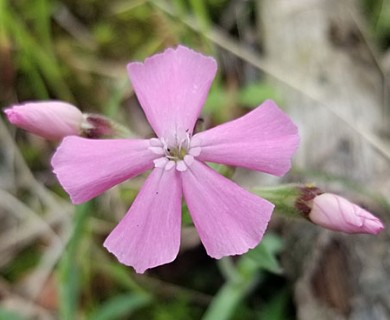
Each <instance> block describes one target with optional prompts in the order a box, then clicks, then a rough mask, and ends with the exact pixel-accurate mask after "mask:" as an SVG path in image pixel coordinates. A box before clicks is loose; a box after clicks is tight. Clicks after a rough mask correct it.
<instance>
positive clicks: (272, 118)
mask: <svg viewBox="0 0 390 320" xmlns="http://www.w3.org/2000/svg"><path fill="white" fill-rule="evenodd" d="M298 142H299V136H298V130H297V127H296V126H295V125H294V124H293V122H292V121H291V120H290V119H289V118H288V117H287V115H286V114H284V113H283V112H282V111H281V110H280V109H279V108H278V107H277V106H276V104H275V103H274V102H273V101H271V100H267V101H265V102H264V103H263V104H262V105H260V106H259V107H257V108H256V109H255V110H253V111H251V112H249V113H248V114H246V115H245V116H243V117H241V118H238V119H236V120H233V121H230V122H227V123H225V124H222V125H220V126H217V127H215V128H212V129H210V130H207V131H203V132H200V133H198V134H196V135H194V137H193V138H192V141H191V143H192V144H194V145H195V144H197V145H200V147H201V153H200V155H199V156H198V159H199V160H202V161H210V162H217V163H222V164H227V165H233V166H239V167H245V168H248V169H252V170H258V171H263V172H267V173H270V174H274V175H277V176H281V175H283V174H285V173H286V172H287V171H288V170H289V169H290V167H291V157H292V155H293V154H294V152H295V150H296V149H297V147H298Z"/></svg>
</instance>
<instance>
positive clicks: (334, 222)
mask: <svg viewBox="0 0 390 320" xmlns="http://www.w3.org/2000/svg"><path fill="white" fill-rule="evenodd" d="M309 219H310V220H311V221H312V222H313V223H315V224H318V225H320V226H322V227H325V228H327V229H330V230H334V231H342V232H346V233H371V234H378V233H379V232H381V231H382V230H383V229H384V226H383V224H382V222H381V221H380V220H379V219H378V218H377V217H375V216H374V215H372V214H371V213H369V212H368V211H366V210H364V209H362V208H360V207H359V206H357V205H356V204H353V203H351V202H349V201H348V200H347V199H344V198H342V197H340V196H337V195H335V194H331V193H323V194H321V195H319V196H316V197H315V198H314V199H313V207H312V210H311V212H310V213H309Z"/></svg>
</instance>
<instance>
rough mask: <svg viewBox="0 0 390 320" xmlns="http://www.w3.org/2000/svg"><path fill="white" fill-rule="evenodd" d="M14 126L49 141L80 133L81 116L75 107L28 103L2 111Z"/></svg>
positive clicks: (59, 104)
mask: <svg viewBox="0 0 390 320" xmlns="http://www.w3.org/2000/svg"><path fill="white" fill-rule="evenodd" d="M4 112H5V114H6V115H7V118H8V120H9V121H10V122H11V123H12V124H13V125H15V126H17V127H19V128H22V129H24V130H27V131H29V132H31V133H34V134H36V135H38V136H41V137H43V138H46V139H49V140H60V139H62V138H63V137H65V136H68V135H78V134H79V133H80V129H81V124H82V121H83V114H82V113H81V111H80V110H79V109H77V108H76V107H75V106H73V105H71V104H69V103H65V102H60V101H47V102H30V103H25V104H21V105H15V106H13V107H12V108H9V109H6V110H4Z"/></svg>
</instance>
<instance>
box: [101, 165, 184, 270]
mask: <svg viewBox="0 0 390 320" xmlns="http://www.w3.org/2000/svg"><path fill="white" fill-rule="evenodd" d="M178 174H179V173H178V172H177V171H176V170H169V171H166V170H164V169H160V168H155V169H154V170H153V171H152V173H151V174H150V176H149V177H148V179H147V180H146V181H145V184H144V186H143V187H142V189H141V191H140V192H139V194H138V196H137V198H136V199H135V200H134V203H133V205H132V206H131V208H130V210H129V211H128V213H127V214H126V215H125V217H124V218H123V219H122V220H121V222H120V223H119V224H118V225H117V226H116V228H115V229H114V230H113V231H112V232H111V233H110V235H109V236H108V238H107V239H106V241H105V242H104V246H105V247H106V248H107V250H108V251H110V252H111V253H112V254H114V255H115V256H116V257H117V258H118V260H119V261H120V262H121V263H123V264H125V265H128V266H132V267H133V268H134V269H135V270H136V271H137V272H138V273H143V272H144V271H145V270H146V269H149V268H153V267H156V266H159V265H162V264H165V263H169V262H171V261H173V260H174V259H175V258H176V256H177V254H178V252H179V246H180V229H181V194H182V189H181V180H180V178H179V176H178Z"/></svg>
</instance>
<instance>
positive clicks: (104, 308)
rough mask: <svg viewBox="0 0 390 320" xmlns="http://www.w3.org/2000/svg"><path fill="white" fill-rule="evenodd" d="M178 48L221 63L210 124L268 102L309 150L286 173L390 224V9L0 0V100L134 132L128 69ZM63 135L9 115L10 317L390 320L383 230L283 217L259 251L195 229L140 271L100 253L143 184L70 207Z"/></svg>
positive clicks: (253, 182)
mask: <svg viewBox="0 0 390 320" xmlns="http://www.w3.org/2000/svg"><path fill="white" fill-rule="evenodd" d="M177 44H184V45H186V46H188V47H191V48H193V49H195V50H197V51H201V52H203V53H205V54H207V55H212V56H214V57H215V58H216V59H217V61H218V66H219V71H218V75H217V78H216V80H215V81H214V83H213V86H212V88H211V91H210V94H209V97H208V99H207V102H206V105H205V108H204V109H203V113H202V119H201V121H200V126H201V127H202V128H203V129H204V128H208V127H211V126H214V125H217V124H219V123H222V122H224V121H228V120H231V119H234V118H236V117H238V116H240V115H242V114H244V113H245V112H248V111H249V110H250V109H251V108H254V107H257V106H258V105H259V104H260V103H261V102H262V101H264V100H265V99H268V98H271V99H274V100H275V101H277V103H278V104H279V105H280V106H281V107H282V108H283V109H284V110H285V111H286V112H287V113H288V114H289V115H290V116H291V117H292V118H293V120H294V122H295V123H296V124H297V125H298V127H299V131H300V135H301V139H302V141H301V146H300V149H299V151H298V153H297V155H296V156H295V158H294V166H293V169H292V170H291V172H290V173H289V174H288V175H287V176H286V177H284V178H283V180H280V179H275V178H273V177H269V176H267V175H264V174H260V173H259V174H258V173H256V174H254V173H253V172H251V173H249V172H247V171H245V170H241V169H237V170H233V169H232V168H229V170H230V171H229V172H230V174H232V175H233V179H234V180H236V181H238V182H239V184H241V185H243V186H245V187H246V188H248V189H251V188H259V187H263V186H270V185H275V184H277V183H288V182H298V183H315V184H316V185H318V186H320V187H321V188H322V189H324V190H327V191H332V192H335V193H338V194H341V195H343V196H345V197H348V198H349V199H350V200H353V201H354V202H356V203H358V204H359V205H361V206H363V207H364V208H366V209H367V210H369V211H371V212H373V213H375V214H376V215H378V216H379V217H380V218H381V219H382V220H383V221H384V224H385V225H387V226H388V225H389V221H390V216H389V214H390V204H389V197H390V166H389V163H390V143H389V141H390V140H389V139H390V104H389V101H390V100H389V98H390V96H389V75H390V50H389V48H390V1H389V0H294V1H291V0H172V1H164V0H161V1H157V0H133V1H132V0H126V1H125V0H112V1H102V0H79V1H73V0H62V1H61V0H0V107H1V108H2V109H3V108H5V107H7V106H10V105H12V104H15V103H18V102H24V101H34V100H48V99H56V100H63V101H67V102H70V103H72V104H74V105H76V106H78V107H79V108H80V109H81V110H82V111H83V112H91V113H101V114H104V115H106V116H109V117H112V118H113V119H115V120H117V121H118V122H120V123H122V124H124V125H126V126H128V127H129V128H130V129H131V131H132V132H133V133H134V134H135V135H137V136H141V137H145V136H149V135H150V133H151V129H150V128H149V126H148V124H147V122H146V121H145V118H144V115H143V113H142V111H141V109H140V107H139V104H138V102H137V99H136V97H135V96H134V92H133V91H132V88H131V85H130V82H129V80H128V78H127V74H126V64H127V63H128V62H129V61H134V60H143V59H144V58H146V57H148V56H150V55H152V54H154V53H156V52H159V51H163V50H164V49H165V48H167V47H172V46H176V45H177ZM55 148H56V143H53V142H48V141H46V140H43V139H41V138H39V137H36V136H34V135H32V134H28V133H26V132H23V131H22V130H17V129H16V128H15V127H12V126H11V125H9V123H8V122H7V121H6V119H5V117H4V114H2V115H1V119H0V300H1V301H0V319H6V320H16V319H18V320H19V319H61V320H68V319H94V320H95V319H98V320H107V319H156V320H169V319H175V320H176V319H183V320H187V319H188V320H191V319H212V320H213V319H215V320H224V319H266V320H285V319H308V320H312V319H319V320H321V319H332V320H333V319H359V320H360V319H361V320H365V319H390V280H389V277H388V275H389V274H390V246H389V243H390V242H389V241H390V237H389V231H388V230H386V229H385V231H384V232H382V233H381V234H380V235H379V236H368V235H354V236H351V235H344V234H340V233H335V232H330V231H326V230H323V229H320V228H319V227H317V226H314V225H311V224H310V223H308V222H306V221H298V220H293V219H286V218H284V217H280V216H278V215H274V217H273V219H272V222H271V225H270V228H269V229H268V231H267V236H266V237H265V239H264V241H263V242H262V244H261V245H260V246H259V247H257V248H256V249H255V250H253V251H252V252H251V253H250V254H246V255H243V256H242V257H238V258H237V257H236V258H234V259H222V260H220V261H216V260H213V259H211V258H209V257H208V256H207V255H206V253H205V251H204V249H203V247H202V246H201V244H200V242H199V239H198V237H197V235H196V232H195V231H194V229H193V228H192V226H191V222H190V220H188V219H186V218H185V219H184V226H183V237H182V247H181V252H180V254H179V257H178V258H177V259H176V260H175V261H174V262H173V263H171V264H168V265H165V266H161V267H158V268H155V269H152V270H150V271H147V272H146V273H145V274H144V275H138V274H135V273H134V271H133V270H132V269H131V268H128V267H125V266H123V265H120V264H119V263H118V262H117V261H116V259H115V258H114V257H112V256H111V255H110V254H109V253H108V252H106V250H105V249H104V248H103V247H102V243H103V241H104V239H105V237H106V236H107V235H108V233H109V232H110V230H112V229H113V227H114V226H115V225H116V223H117V222H118V221H119V219H120V218H121V217H122V216H123V215H124V213H125V212H126V211H127V209H128V207H129V206H130V204H131V201H132V200H133V199H134V197H135V195H136V194H137V192H138V190H139V187H140V186H141V185H142V182H143V180H144V176H141V177H138V178H136V179H133V180H131V181H128V182H126V183H124V184H122V185H121V186H119V187H115V188H113V189H111V190H110V191H109V192H106V193H104V194H103V195H102V196H100V197H98V198H97V199H94V200H92V201H90V202H89V203H86V204H84V205H80V206H76V207H75V206H72V205H71V204H70V202H69V200H68V197H67V195H66V194H65V192H64V191H63V190H62V189H61V187H60V186H59V184H58V183H57V181H56V179H55V177H54V175H53V174H52V172H51V168H50V158H51V154H52V153H53V152H54V150H55Z"/></svg>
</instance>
